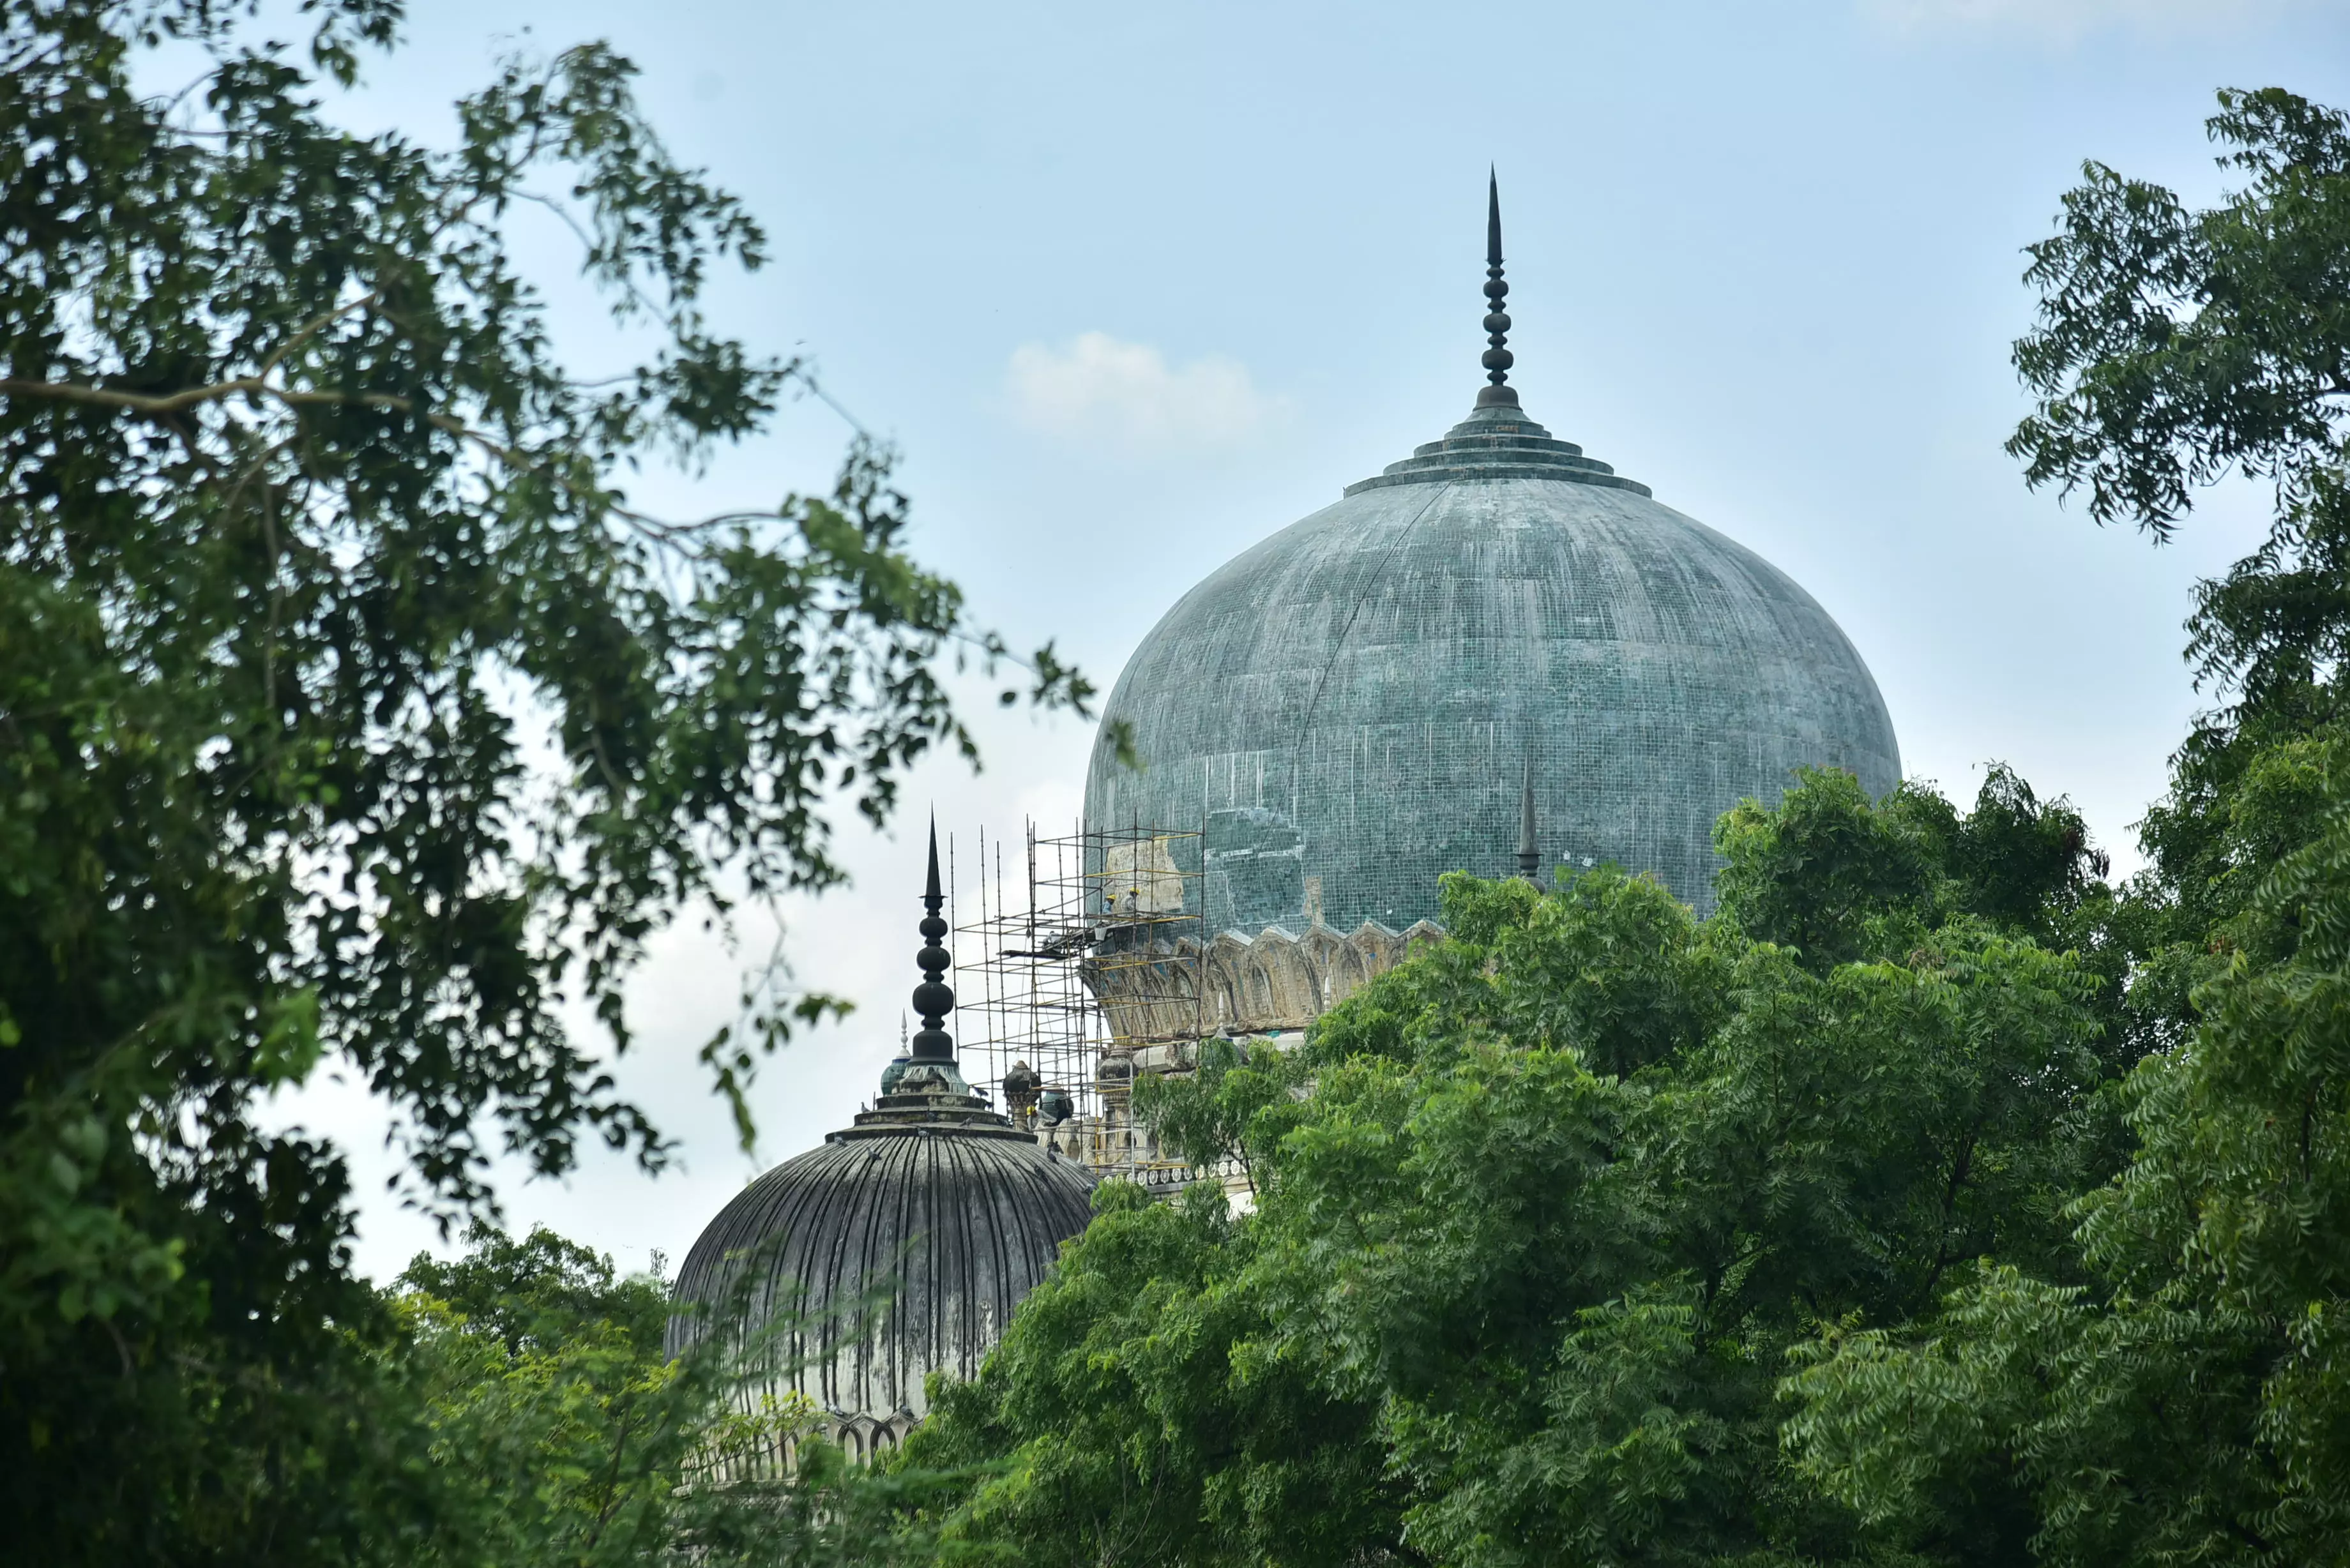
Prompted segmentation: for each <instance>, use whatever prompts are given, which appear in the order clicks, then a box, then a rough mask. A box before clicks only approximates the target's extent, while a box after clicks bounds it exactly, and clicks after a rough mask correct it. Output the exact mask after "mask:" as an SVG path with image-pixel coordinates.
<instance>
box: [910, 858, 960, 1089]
mask: <svg viewBox="0 0 2350 1568" xmlns="http://www.w3.org/2000/svg"><path fill="white" fill-rule="evenodd" d="M945 905H946V895H944V894H943V893H941V892H940V891H939V822H938V818H937V817H936V816H932V817H931V877H930V882H929V885H928V886H927V887H925V888H923V890H922V908H923V909H924V910H926V911H927V912H926V913H925V914H924V915H923V916H922V923H921V925H920V927H919V928H917V929H920V932H921V933H922V950H921V951H920V952H918V953H916V954H915V955H914V961H915V962H916V963H917V964H920V966H921V970H922V983H921V984H920V985H918V986H916V987H915V988H914V1011H915V1012H918V1013H920V1015H921V1019H922V1028H921V1032H920V1033H918V1034H916V1035H915V1036H914V1046H913V1051H912V1053H911V1057H910V1059H911V1060H913V1061H916V1062H948V1063H951V1062H952V1061H953V1060H954V1036H953V1035H951V1034H950V1033H947V1032H946V1022H947V1014H948V1013H950V1012H953V1011H954V992H952V991H951V990H950V989H949V988H948V986H947V982H946V972H947V966H948V965H949V964H951V963H952V962H953V961H954V957H953V955H952V954H951V953H949V952H948V951H947V950H946V949H944V948H942V947H941V946H940V945H939V943H940V942H941V940H944V939H945V937H946V934H947V923H946V920H945V919H943V918H942V917H941V915H940V914H939V911H940V909H942V908H944V907H945Z"/></svg>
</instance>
